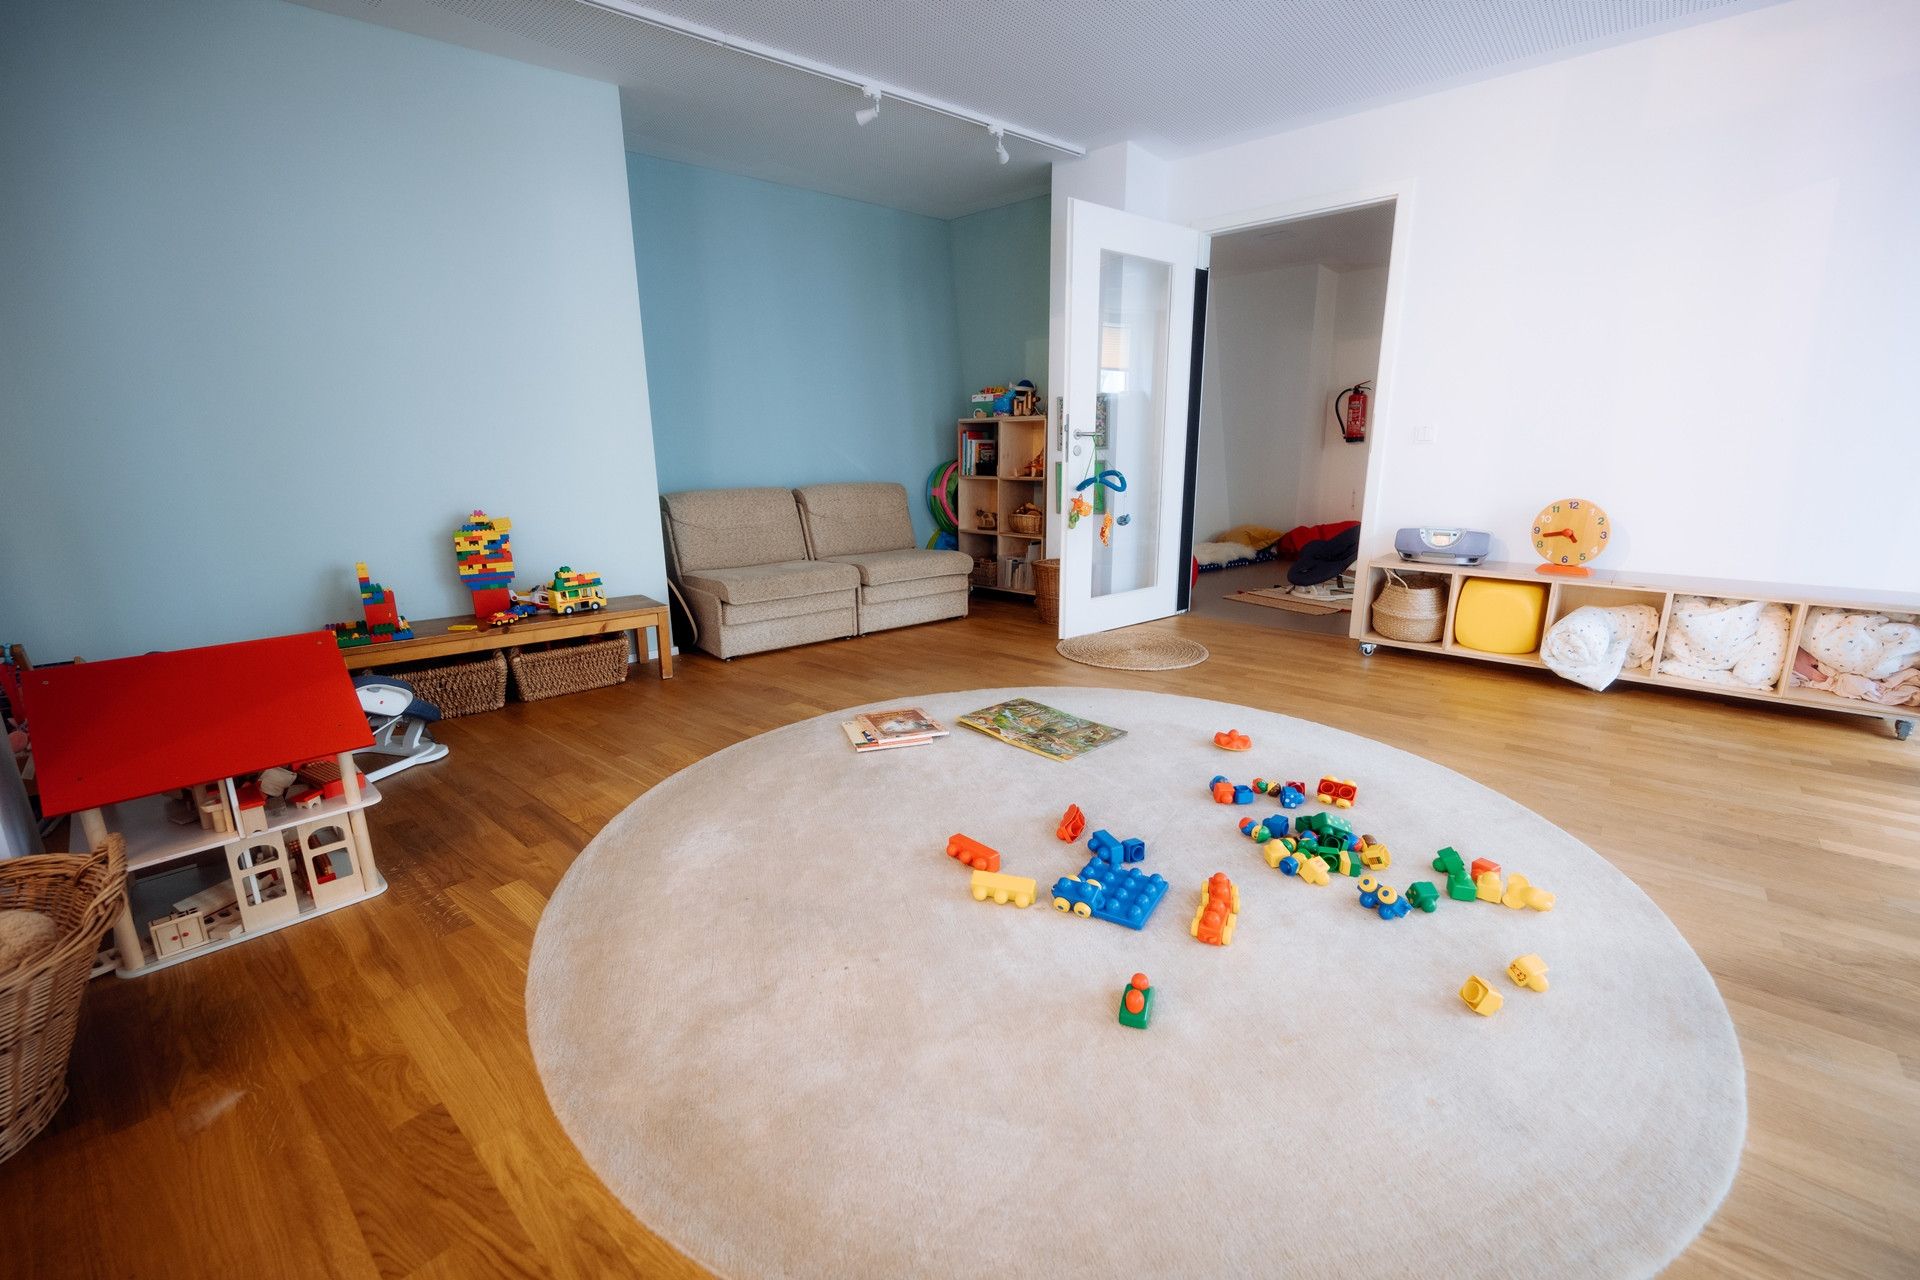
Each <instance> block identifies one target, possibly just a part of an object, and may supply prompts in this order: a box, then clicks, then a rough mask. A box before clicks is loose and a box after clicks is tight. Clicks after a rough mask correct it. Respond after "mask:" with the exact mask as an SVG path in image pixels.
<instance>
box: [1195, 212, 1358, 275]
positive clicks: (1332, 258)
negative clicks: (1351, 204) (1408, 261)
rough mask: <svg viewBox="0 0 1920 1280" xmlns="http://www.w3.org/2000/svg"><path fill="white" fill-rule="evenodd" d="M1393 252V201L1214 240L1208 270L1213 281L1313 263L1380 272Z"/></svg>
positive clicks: (1298, 219) (1338, 269)
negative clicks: (1377, 270) (1367, 268)
mask: <svg viewBox="0 0 1920 1280" xmlns="http://www.w3.org/2000/svg"><path fill="white" fill-rule="evenodd" d="M1392 247H1393V202H1392V201H1390V200H1389V201H1388V202H1386V203H1385V204H1369V205H1362V206H1361V207H1359V208H1357V209H1342V210H1341V211H1340V212H1338V213H1325V214H1321V215H1319V216H1318V217H1313V218H1296V219H1294V220H1293V221H1292V222H1282V223H1278V224H1276V225H1274V226H1270V227H1254V228H1251V229H1250V230H1247V231H1236V232H1234V233H1233V234H1231V235H1224V236H1215V237H1214V238H1213V246H1212V261H1211V267H1212V271H1213V274H1214V275H1216V276H1219V275H1222V274H1234V275H1245V274H1247V273H1249V272H1253V271H1272V270H1274V269H1275V268H1278V267H1293V266H1299V265H1301V264H1302V263H1308V262H1317V263H1319V264H1320V265H1321V266H1323V267H1331V268H1333V269H1334V270H1336V271H1352V270H1357V269H1359V268H1362V267H1383V266H1385V265H1386V264H1387V256H1388V251H1389V250H1390V249H1391V248H1392Z"/></svg>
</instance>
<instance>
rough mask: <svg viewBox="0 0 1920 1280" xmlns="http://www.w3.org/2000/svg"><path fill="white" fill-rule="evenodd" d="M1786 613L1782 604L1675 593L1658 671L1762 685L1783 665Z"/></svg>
mask: <svg viewBox="0 0 1920 1280" xmlns="http://www.w3.org/2000/svg"><path fill="white" fill-rule="evenodd" d="M1792 616H1793V615H1792V614H1791V613H1790V612H1789V611H1788V609H1787V607H1786V606H1785V605H1783V604H1768V603H1766V602H1764V601H1760V600H1712V599H1708V598H1707V597H1705V596H1675V597H1674V601H1673V611H1672V612H1671V613H1670V614H1669V615H1668V617H1667V644H1666V650H1665V652H1664V653H1663V654H1662V655H1661V659H1660V671H1661V674H1663V675H1670V676H1679V677H1681V678H1682V679H1685V680H1698V681H1700V682H1702V683H1704V684H1720V685H1727V686H1730V687H1734V688H1745V689H1766V688H1771V687H1772V686H1773V684H1774V683H1775V682H1776V681H1778V680H1779V679H1780V673H1781V672H1782V671H1783V670H1785V669H1786V665H1787V632H1788V631H1789V630H1790V629H1791V624H1792Z"/></svg>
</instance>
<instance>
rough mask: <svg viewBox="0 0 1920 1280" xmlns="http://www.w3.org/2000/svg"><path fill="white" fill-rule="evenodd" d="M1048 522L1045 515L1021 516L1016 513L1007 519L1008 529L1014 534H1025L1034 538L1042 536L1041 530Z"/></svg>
mask: <svg viewBox="0 0 1920 1280" xmlns="http://www.w3.org/2000/svg"><path fill="white" fill-rule="evenodd" d="M1046 522H1047V518H1046V517H1045V516H1043V515H1037V514H1028V515H1021V514H1020V513H1019V512H1018V511H1015V512H1013V513H1012V514H1010V515H1009V516H1008V517H1007V528H1008V529H1009V530H1011V531H1012V532H1014V533H1024V534H1026V535H1027V536H1028V537H1030V538H1032V537H1038V536H1039V535H1040V530H1041V529H1042V528H1044V527H1045V526H1046Z"/></svg>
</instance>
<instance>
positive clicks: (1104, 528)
mask: <svg viewBox="0 0 1920 1280" xmlns="http://www.w3.org/2000/svg"><path fill="white" fill-rule="evenodd" d="M1100 545H1101V546H1103V547H1110V546H1112V545H1113V512H1111V511H1109V512H1107V514H1105V515H1103V516H1101V517H1100Z"/></svg>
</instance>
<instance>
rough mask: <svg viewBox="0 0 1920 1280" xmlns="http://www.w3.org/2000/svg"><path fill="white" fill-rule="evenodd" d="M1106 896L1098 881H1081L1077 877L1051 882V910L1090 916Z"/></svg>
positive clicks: (1063, 877)
mask: <svg viewBox="0 0 1920 1280" xmlns="http://www.w3.org/2000/svg"><path fill="white" fill-rule="evenodd" d="M1105 896H1106V891H1105V889H1104V888H1103V887H1102V886H1101V884H1100V882H1099V881H1098V880H1083V879H1081V878H1080V877H1079V876H1061V877H1060V878H1059V879H1058V880H1055V881H1054V882H1053V909H1054V910H1055V911H1071V912H1072V913H1073V914H1074V915H1077V916H1091V915H1092V914H1093V909H1094V908H1095V907H1097V906H1099V905H1100V902H1101V899H1102V898H1104V897H1105Z"/></svg>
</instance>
